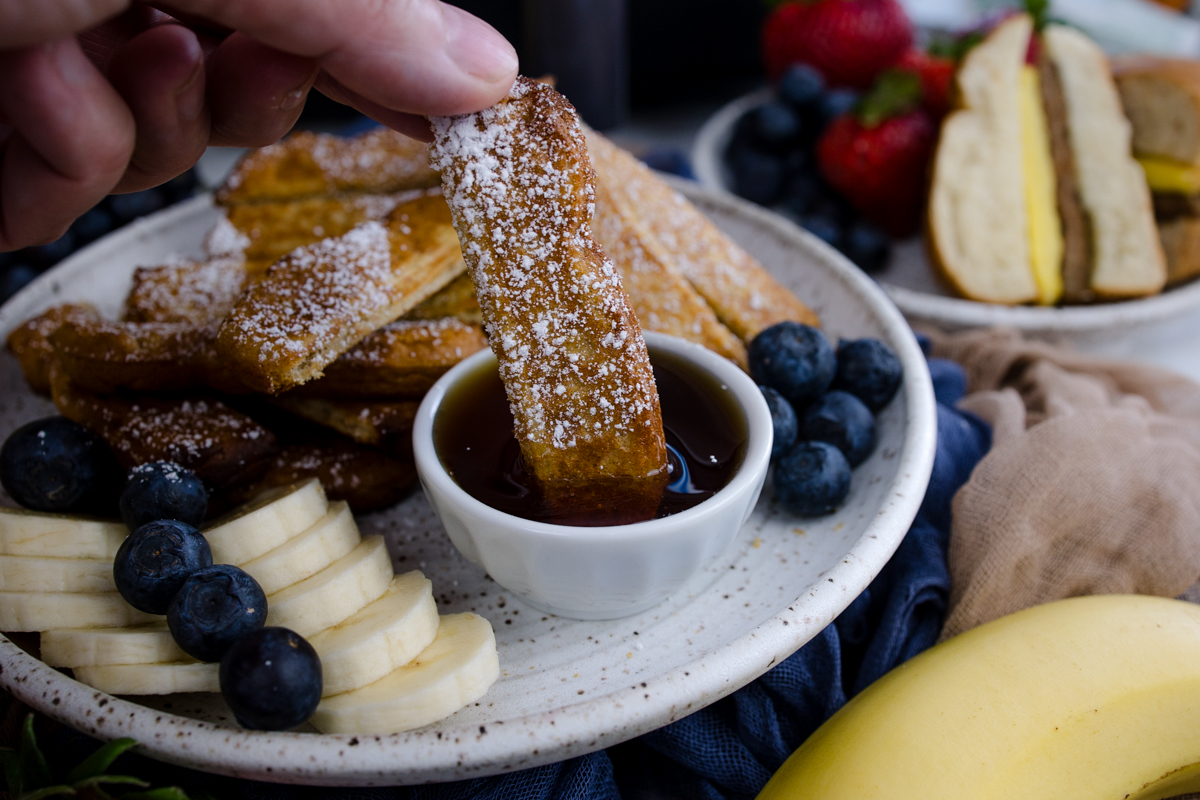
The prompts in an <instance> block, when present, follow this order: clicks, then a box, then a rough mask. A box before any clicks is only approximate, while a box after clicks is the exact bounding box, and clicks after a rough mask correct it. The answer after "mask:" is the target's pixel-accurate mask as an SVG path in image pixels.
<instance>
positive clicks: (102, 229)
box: [71, 206, 117, 246]
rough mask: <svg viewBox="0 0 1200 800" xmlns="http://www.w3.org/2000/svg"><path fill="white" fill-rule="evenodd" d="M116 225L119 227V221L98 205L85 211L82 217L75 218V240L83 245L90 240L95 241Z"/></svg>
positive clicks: (73, 226)
mask: <svg viewBox="0 0 1200 800" xmlns="http://www.w3.org/2000/svg"><path fill="white" fill-rule="evenodd" d="M115 227H117V221H116V220H115V219H113V215H112V214H110V213H108V212H107V211H105V210H104V209H103V208H101V207H100V206H96V207H95V208H92V209H90V210H88V211H85V212H84V214H83V216H82V217H80V218H79V219H77V220H75V223H74V224H73V225H71V230H72V231H74V233H75V241H76V242H77V243H78V244H79V245H81V246H82V245H85V244H87V243H88V242H94V241H95V240H97V239H99V238H100V237H101V236H103V235H104V234H106V233H108V232H109V231H111V230H112V229H113V228H115Z"/></svg>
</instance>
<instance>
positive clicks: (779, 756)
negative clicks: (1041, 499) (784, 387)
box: [60, 359, 992, 800]
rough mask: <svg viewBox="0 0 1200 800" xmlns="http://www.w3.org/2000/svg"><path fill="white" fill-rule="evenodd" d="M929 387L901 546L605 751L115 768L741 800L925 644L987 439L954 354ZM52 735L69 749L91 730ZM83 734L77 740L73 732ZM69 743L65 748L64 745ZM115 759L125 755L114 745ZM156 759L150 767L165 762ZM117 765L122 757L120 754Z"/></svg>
mask: <svg viewBox="0 0 1200 800" xmlns="http://www.w3.org/2000/svg"><path fill="white" fill-rule="evenodd" d="M930 372H931V374H932V376H933V381H934V391H935V396H936V397H937V399H938V409H937V410H938V444H937V456H936V458H935V460H934V465H933V476H932V478H931V479H930V483H929V489H928V490H927V491H926V494H925V499H924V501H923V502H922V504H921V508H920V510H919V511H918V513H917V517H916V520H915V521H914V522H913V525H912V528H910V529H909V532H908V534H907V535H906V536H905V538H904V540H903V541H902V542H901V544H900V547H899V549H898V550H897V551H896V554H895V555H894V556H893V557H892V559H891V560H890V561H889V562H888V563H887V565H886V566H885V567H884V568H883V571H882V572H880V574H879V575H878V576H877V577H876V578H875V580H874V581H872V583H871V585H870V586H868V587H867V589H866V590H865V591H864V592H863V593H862V594H861V595H859V596H858V598H856V599H855V600H854V602H853V603H851V604H850V606H849V608H847V609H846V610H845V611H844V612H843V613H842V614H841V616H839V617H838V618H837V620H835V621H834V622H833V623H832V624H830V625H829V626H828V627H826V628H825V629H824V630H823V631H822V632H821V633H820V634H818V635H817V636H816V638H814V639H813V640H812V641H810V642H809V643H808V644H806V645H804V647H802V648H800V649H799V650H798V651H796V652H795V653H794V654H793V655H792V656H791V657H790V658H788V659H787V660H786V661H784V662H783V663H781V664H779V665H778V666H776V667H775V668H774V669H772V670H771V671H770V672H768V673H766V674H765V675H763V676H762V677H760V678H759V679H758V680H756V681H754V682H753V683H751V684H749V685H748V686H745V687H743V688H742V689H740V690H738V691H736V692H734V693H733V694H732V695H730V696H729V697H726V698H725V699H723V700H720V701H718V702H716V703H714V704H712V705H711V706H708V707H707V708H704V709H701V710H700V711H698V712H696V713H695V714H692V715H691V716H688V717H685V718H684V719H681V720H678V721H677V722H674V723H672V724H670V725H668V726H666V727H664V728H661V729H659V730H656V731H653V732H651V733H648V734H646V735H644V736H642V737H641V738H639V739H635V740H633V741H631V742H626V743H624V744H621V745H617V746H615V747H612V748H609V749H608V750H606V751H601V752H598V753H592V754H590V755H586V756H582V757H579V758H575V759H571V760H569V761H564V762H561V763H558V764H549V765H546V766H544V767H537V768H534V769H529V770H524V771H522V772H515V773H511V774H509V775H499V776H496V777H491V778H478V779H474V780H468V781H459V782H455V783H446V784H436V785H431V786H419V787H395V788H381V789H328V788H307V787H295V786H279V785H274V784H264V783H256V782H252V781H234V780H230V779H222V778H216V777H214V776H207V775H202V774H200V773H191V772H190V771H188V770H180V769H179V768H177V767H171V768H167V771H164V772H163V774H162V776H161V778H160V777H159V776H157V775H151V774H149V773H150V772H152V771H153V770H154V769H155V767H154V766H151V762H146V761H144V760H143V761H140V762H139V763H138V765H137V766H134V765H130V766H129V767H128V768H129V769H130V770H133V771H132V772H127V773H125V774H135V775H143V776H145V777H147V779H149V780H153V781H155V784H156V785H162V784H171V783H173V784H176V785H180V786H183V787H185V788H191V787H192V786H193V785H195V784H200V785H201V786H203V787H204V788H205V789H206V790H208V791H210V792H211V793H212V794H214V795H215V796H218V797H223V798H224V797H228V798H239V797H240V798H243V799H244V800H651V799H653V800H670V799H672V798H681V800H682V799H683V798H687V799H688V800H692V799H694V798H703V799H704V800H743V799H744V798H753V797H754V796H755V795H757V794H758V792H759V791H760V790H761V789H762V787H763V785H765V784H766V782H767V780H768V779H769V778H770V777H771V775H772V774H773V773H774V772H775V770H777V769H778V768H779V767H780V765H781V764H783V762H784V760H785V759H786V758H787V757H788V756H789V755H790V754H791V753H792V751H793V750H795V749H796V747H798V746H799V745H800V743H801V742H803V741H804V740H805V738H807V737H808V736H809V735H810V734H811V733H812V732H813V731H815V730H816V729H817V727H819V726H820V725H821V723H822V722H824V721H825V720H826V719H828V718H829V717H830V716H831V715H832V714H833V713H834V712H835V711H837V710H838V709H839V708H841V707H842V705H843V704H845V702H846V700H847V699H848V698H850V697H852V696H854V695H855V694H856V693H858V692H859V691H861V690H862V689H863V688H864V687H866V686H867V685H868V684H870V683H871V682H873V681H874V680H875V679H877V678H879V677H880V676H881V675H883V674H884V673H885V672H887V671H888V670H890V669H892V668H893V667H895V666H897V665H898V664H901V663H903V662H904V661H906V660H908V659H910V658H912V657H913V656H915V655H916V654H917V653H920V652H921V651H922V650H925V649H926V648H928V647H930V646H931V645H933V643H934V642H935V641H937V637H938V633H939V631H940V630H941V625H942V618H943V615H944V614H945V611H946V603H947V599H948V596H949V592H950V576H949V573H948V571H947V567H946V548H947V546H948V543H949V537H950V501H951V500H952V499H953V497H954V494H955V492H957V491H958V489H959V487H960V486H962V485H963V483H965V482H966V480H967V478H968V477H970V474H971V470H972V469H974V467H975V465H976V464H977V463H978V462H979V460H980V459H981V458H983V456H984V455H985V454H986V453H987V451H988V449H989V448H990V447H991V438H992V436H991V429H990V428H989V427H988V425H987V424H986V423H985V422H983V421H982V420H980V419H979V418H977V417H975V416H974V415H971V414H968V413H965V412H962V411H958V410H956V409H955V408H954V403H956V402H957V401H958V400H959V399H960V398H961V397H962V395H963V393H964V392H965V390H966V378H965V375H964V374H963V371H962V369H961V367H959V366H958V365H957V364H955V363H954V362H952V361H946V360H944V359H930ZM63 731H64V734H63V736H64V737H65V738H67V739H75V740H76V741H74V742H69V741H68V742H62V743H61V745H60V747H66V748H67V749H68V750H77V749H78V748H79V746H80V745H81V744H82V742H86V743H88V744H86V746H84V747H83V749H82V753H80V754H78V757H76V758H75V760H76V761H78V760H79V759H81V758H82V757H83V755H86V753H88V752H90V751H91V749H94V747H95V746H96V743H95V741H94V740H91V739H89V738H88V737H85V736H83V735H82V734H75V733H74V732H73V731H70V729H65V728H64V729H63ZM80 740H82V741H80ZM72 744H74V745H76V747H70V745H72ZM123 758H124V757H123ZM155 766H158V767H159V768H160V769H162V767H161V766H160V765H155ZM113 771H114V772H117V773H121V772H122V771H123V770H122V768H121V765H120V764H118V765H117V768H115V769H114V770H113Z"/></svg>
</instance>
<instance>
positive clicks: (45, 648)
mask: <svg viewBox="0 0 1200 800" xmlns="http://www.w3.org/2000/svg"><path fill="white" fill-rule="evenodd" d="M42 660H43V661H45V662H46V663H47V664H49V665H50V666H52V667H94V666H97V665H103V664H157V663H162V662H169V661H187V660H188V655H187V653H185V652H183V651H182V650H180V649H179V645H177V644H175V639H174V638H172V636H171V631H170V630H168V628H167V624H166V623H165V622H156V623H155V624H153V625H145V626H142V627H140V628H65V629H62V630H56V631H46V632H45V633H43V634H42Z"/></svg>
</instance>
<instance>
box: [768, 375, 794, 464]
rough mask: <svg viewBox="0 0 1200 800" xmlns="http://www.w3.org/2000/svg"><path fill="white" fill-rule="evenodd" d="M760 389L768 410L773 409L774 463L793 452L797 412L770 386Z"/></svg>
mask: <svg viewBox="0 0 1200 800" xmlns="http://www.w3.org/2000/svg"><path fill="white" fill-rule="evenodd" d="M758 388H759V389H761V390H762V393H763V399H764V400H766V401H767V408H769V409H771V428H772V429H773V431H774V433H775V438H774V439H773V440H772V443H771V460H772V461H774V460H775V459H777V458H779V457H780V456H781V455H783V454H784V453H786V452H787V451H788V450H791V449H792V445H794V444H795V443H796V430H797V428H796V426H797V422H796V411H795V409H793V408H792V404H791V403H789V402H788V401H787V400H784V399H783V395H781V394H780V393H779V392H777V391H775V390H774V389H772V388H771V387H770V386H760V387H758Z"/></svg>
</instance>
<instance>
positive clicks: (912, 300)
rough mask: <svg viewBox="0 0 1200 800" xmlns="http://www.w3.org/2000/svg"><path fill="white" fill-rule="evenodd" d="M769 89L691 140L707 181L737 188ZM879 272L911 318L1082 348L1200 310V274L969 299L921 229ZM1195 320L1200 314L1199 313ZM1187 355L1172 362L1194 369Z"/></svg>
mask: <svg viewBox="0 0 1200 800" xmlns="http://www.w3.org/2000/svg"><path fill="white" fill-rule="evenodd" d="M771 97H772V92H771V90H770V89H759V90H757V91H754V92H751V93H749V94H746V95H743V96H742V97H739V98H737V99H736V100H733V101H731V102H729V103H727V104H726V105H724V106H722V107H721V108H720V109H719V110H718V111H717V112H716V113H715V114H713V115H712V116H711V117H709V118H708V120H707V121H706V122H705V123H704V125H703V127H701V128H700V131H699V133H697V135H696V140H695V143H694V144H693V145H692V169H693V171H694V172H695V173H696V180H697V181H699V182H700V183H701V184H702V185H703V186H705V187H707V188H709V189H717V190H720V191H726V192H729V191H732V186H733V183H732V176H731V174H730V170H729V168H728V167H727V166H726V165H725V149H726V147H728V145H729V140H730V138H731V137H732V135H733V129H734V125H735V124H736V123H737V121H738V119H739V118H740V117H741V116H742V114H744V113H746V112H747V111H749V110H750V109H752V108H754V107H755V106H757V105H759V104H761V103H763V102H765V101H767V100H769V99H771ZM874 277H875V279H876V280H877V281H878V282H879V285H880V286H881V287H882V288H883V290H884V291H885V292H887V295H888V297H890V298H891V300H892V302H894V303H895V304H896V306H897V307H898V308H899V309H900V311H901V312H903V314H904V316H905V317H906V318H908V320H909V321H911V322H913V323H916V324H922V323H924V324H928V325H933V326H935V327H938V328H942V329H944V330H962V329H964V328H981V327H989V326H994V325H1002V326H1006V327H1010V328H1016V329H1017V330H1020V331H1022V332H1024V333H1025V334H1027V335H1030V336H1035V337H1038V338H1047V339H1060V340H1067V341H1070V342H1072V343H1074V344H1075V345H1076V346H1078V347H1079V348H1080V349H1084V350H1089V351H1095V352H1097V353H1103V354H1106V355H1124V354H1125V353H1124V351H1125V350H1126V349H1129V348H1128V347H1127V344H1128V343H1127V342H1126V341H1124V340H1126V339H1128V338H1129V337H1130V336H1131V335H1136V336H1139V337H1144V338H1145V340H1146V341H1147V342H1149V341H1152V340H1154V339H1155V338H1156V334H1157V333H1158V332H1159V331H1160V330H1161V329H1163V328H1164V326H1166V325H1167V324H1168V323H1170V322H1172V321H1174V320H1177V319H1179V318H1181V317H1184V316H1187V315H1189V314H1194V313H1197V312H1200V281H1194V282H1192V283H1189V284H1185V285H1183V286H1180V287H1177V288H1174V289H1168V290H1167V291H1165V292H1163V293H1162V294H1158V295H1154V296H1151V297H1144V298H1141V299H1138V300H1126V301H1123V302H1116V303H1097V304H1095V305H1086V306H1064V307H1061V308H1060V307H1044V306H1002V305H995V304H993V303H980V302H976V301H974V300H964V299H963V298H961V297H958V296H956V295H955V294H954V293H953V292H951V291H950V289H949V288H947V287H946V286H945V285H944V284H942V283H941V281H940V280H938V278H937V276H936V275H935V274H934V272H933V268H932V266H931V265H930V263H929V258H928V256H927V255H926V252H925V246H924V242H923V241H922V239H921V238H920V237H916V238H913V239H910V240H907V241H903V242H897V243H896V247H895V249H894V254H893V257H892V263H891V264H890V265H889V266H888V268H887V269H885V270H883V271H882V272H878V273H876V274H875V275H874ZM1197 321H1198V322H1200V314H1198V316H1197ZM1132 349H1133V350H1135V351H1136V350H1140V349H1143V348H1141V347H1137V346H1134V347H1133V348H1132ZM1188 361H1189V363H1187V364H1184V363H1182V362H1181V364H1180V365H1178V366H1176V365H1173V364H1172V365H1171V366H1175V368H1177V369H1180V370H1181V371H1184V372H1195V370H1193V369H1191V367H1192V365H1191V364H1190V360H1188Z"/></svg>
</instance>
